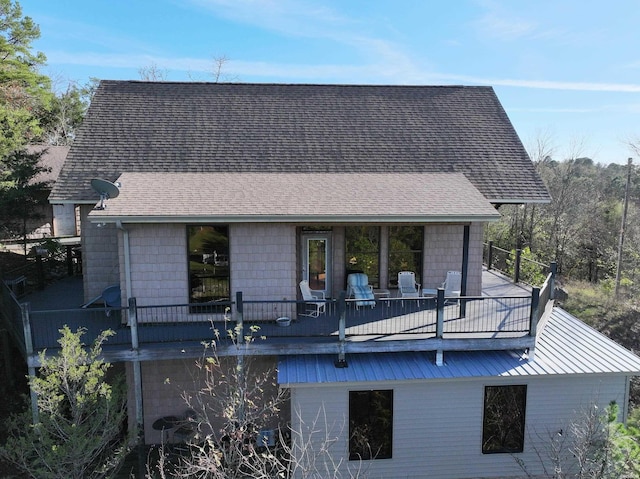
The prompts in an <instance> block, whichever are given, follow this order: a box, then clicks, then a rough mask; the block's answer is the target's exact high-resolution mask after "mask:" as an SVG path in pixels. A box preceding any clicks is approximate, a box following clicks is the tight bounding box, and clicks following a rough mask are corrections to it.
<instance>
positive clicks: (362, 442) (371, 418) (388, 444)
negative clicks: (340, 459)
mask: <svg viewBox="0 0 640 479" xmlns="http://www.w3.org/2000/svg"><path fill="white" fill-rule="evenodd" d="M392 438H393V391H392V390H379V391H349V459H350V460H360V459H389V458H390V457H391V450H392Z"/></svg>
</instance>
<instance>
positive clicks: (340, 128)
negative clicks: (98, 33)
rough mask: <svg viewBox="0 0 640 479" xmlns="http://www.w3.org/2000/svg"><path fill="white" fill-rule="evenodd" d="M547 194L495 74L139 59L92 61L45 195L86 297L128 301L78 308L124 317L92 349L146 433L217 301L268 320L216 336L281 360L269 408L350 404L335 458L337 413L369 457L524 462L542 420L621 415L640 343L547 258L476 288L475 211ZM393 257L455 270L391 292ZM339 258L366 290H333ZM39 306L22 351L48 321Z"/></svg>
mask: <svg viewBox="0 0 640 479" xmlns="http://www.w3.org/2000/svg"><path fill="white" fill-rule="evenodd" d="M95 178H98V179H101V180H103V181H106V182H108V183H111V184H113V185H115V186H114V187H117V191H116V192H115V193H117V194H114V193H113V191H112V194H110V195H107V194H104V196H103V197H102V198H101V197H100V192H99V191H96V189H95V188H94V189H92V187H91V185H92V179H95ZM94 187H95V183H94ZM98 189H99V188H98ZM103 193H105V192H103ZM549 200H550V198H549V195H548V192H547V190H546V189H545V187H544V185H543V183H542V181H541V179H540V178H539V177H538V175H537V174H536V172H535V169H534V168H533V165H532V163H531V161H530V160H529V158H528V156H527V154H526V152H525V150H524V148H523V146H522V144H521V142H520V140H519V138H518V136H517V134H516V132H515V130H514V129H513V127H512V125H511V123H510V121H509V119H508V117H507V116H506V114H505V112H504V110H503V108H502V106H501V105H500V103H499V101H498V99H497V97H496V96H495V94H494V92H493V90H492V89H491V88H489V87H465V86H358V85H353V86H348V85H278V84H206V83H169V82H166V83H165V82H162V83H154V82H133V81H103V82H101V84H100V86H99V88H98V89H97V92H96V94H95V97H94V99H93V101H92V104H91V107H90V108H89V111H88V113H87V117H86V119H85V121H84V124H83V126H82V128H81V130H80V132H79V133H78V136H77V138H76V140H75V142H74V144H73V146H72V148H71V150H70V152H69V154H68V157H67V161H66V163H65V165H64V168H63V170H62V172H61V174H60V176H59V178H58V181H57V182H56V185H55V187H54V189H53V191H52V193H51V196H50V202H51V203H52V204H53V205H54V206H55V205H79V207H80V211H81V214H80V216H81V222H82V228H81V231H82V247H83V255H84V260H83V281H84V294H85V301H88V300H89V299H91V298H94V297H96V296H100V295H102V294H103V291H105V289H107V288H108V287H111V286H113V285H117V286H119V290H120V293H121V294H120V297H121V305H122V309H119V308H115V309H116V310H118V311H119V314H111V315H110V316H108V317H107V318H105V315H104V313H100V312H99V311H98V312H99V313H100V315H96V312H95V311H90V310H84V313H82V314H83V315H82V316H78V317H79V318H81V320H80V321H81V322H82V324H84V325H85V326H86V327H88V329H89V331H90V332H91V331H92V328H93V329H96V328H104V327H108V326H112V327H113V328H114V329H115V330H116V335H115V336H114V337H113V338H111V339H110V343H109V348H108V350H105V355H106V356H107V357H108V359H110V360H111V361H115V362H123V363H125V365H126V370H127V377H128V383H129V386H130V389H129V390H130V400H131V401H130V405H131V407H130V419H131V421H130V423H131V424H134V425H135V424H137V425H138V426H139V427H141V428H142V429H143V431H144V439H145V441H146V442H147V443H153V442H159V441H160V440H161V439H162V434H163V431H161V430H157V429H154V428H153V423H154V422H155V421H156V420H157V419H158V418H162V417H164V416H171V415H177V414H178V413H180V412H181V411H182V410H183V409H184V405H183V403H182V399H181V397H180V386H183V387H185V388H187V387H189V386H188V385H186V383H187V382H188V381H187V379H186V378H188V377H189V370H190V369H191V368H192V366H191V365H192V364H193V359H194V358H197V357H199V356H200V355H201V354H202V346H201V344H200V341H202V340H203V339H207V338H211V336H212V331H211V328H212V326H211V325H212V324H214V325H216V324H218V325H221V329H222V330H225V329H226V328H225V327H224V326H226V324H227V323H226V322H225V321H228V320H229V312H228V310H227V308H230V310H231V313H230V314H231V320H232V321H233V322H234V324H236V325H237V326H238V327H239V328H241V329H242V328H248V327H249V326H250V325H259V326H260V328H261V334H264V335H265V336H266V337H267V340H265V341H262V342H255V343H252V344H249V345H247V346H246V347H245V348H242V349H238V348H234V347H232V346H225V345H224V344H222V345H221V346H220V347H219V349H218V351H219V354H222V355H229V356H234V355H247V356H252V357H254V358H257V360H258V361H259V362H261V363H262V365H263V366H264V367H272V368H274V369H275V368H277V371H278V373H277V381H278V384H279V387H283V388H289V389H290V391H291V400H290V405H289V408H288V409H287V410H286V411H284V412H283V414H284V415H288V417H281V418H275V419H276V420H277V422H278V423H279V424H286V423H289V424H291V426H292V427H300V426H301V425H304V424H309V423H310V422H312V419H313V417H315V416H316V415H317V414H318V411H319V410H323V411H325V412H326V417H327V420H328V421H330V423H331V424H336V423H339V422H341V421H342V423H343V425H344V429H342V430H341V431H340V432H339V433H338V437H337V442H336V443H335V446H334V447H335V450H336V451H337V454H338V455H339V456H340V457H343V458H345V461H344V462H343V467H347V466H348V464H349V461H348V460H347V459H349V458H350V457H351V458H353V457H355V456H358V455H359V453H361V452H362V451H358V450H354V449H355V448H356V446H354V445H353V444H352V443H351V442H350V440H349V437H353V435H354V431H357V428H358V427H359V425H362V426H364V425H365V424H368V423H373V424H375V425H376V430H377V431H378V432H377V433H376V437H375V438H372V437H369V439H371V440H375V441H378V442H379V444H378V445H379V448H378V450H377V454H375V457H373V458H371V460H367V461H366V462H367V470H368V474H369V475H370V477H398V476H406V477H427V476H428V477H432V478H435V477H438V478H449V477H456V478H462V477H507V476H514V477H515V476H518V475H519V474H520V473H521V470H520V469H519V468H518V466H517V464H516V463H515V461H514V460H513V457H512V456H513V455H514V454H515V455H517V456H518V457H519V458H521V459H522V460H524V461H525V462H528V463H532V462H534V461H535V460H536V458H537V454H536V445H538V446H540V443H539V441H540V436H541V435H542V433H544V432H548V431H554V430H560V429H561V428H563V427H567V426H566V424H567V421H568V420H569V419H570V417H571V416H572V415H573V414H574V413H575V412H576V411H577V410H579V409H580V408H581V407H584V406H587V405H588V404H590V402H592V401H595V402H597V403H598V404H599V405H607V404H609V402H611V401H616V402H617V403H618V404H619V405H620V406H621V417H620V418H621V419H624V418H625V415H626V412H627V411H626V407H627V406H626V404H627V402H628V401H627V399H628V397H627V396H628V391H629V378H630V377H631V376H634V375H637V374H640V358H638V357H636V356H634V355H633V354H631V353H630V352H628V351H626V350H624V349H623V348H621V347H620V346H618V345H616V344H615V343H613V342H611V341H609V340H608V339H606V338H604V337H603V336H601V335H599V334H598V333H597V332H595V331H593V330H592V329H590V328H588V327H587V326H585V325H584V324H582V323H581V322H580V321H579V320H577V319H575V318H573V317H571V316H569V315H567V314H566V313H565V312H563V311H562V310H560V309H558V308H553V304H552V297H553V274H551V275H550V276H549V282H547V283H546V284H545V285H544V286H543V287H542V288H534V289H532V290H531V289H527V290H525V289H523V288H521V287H518V286H516V287H510V288H511V289H503V290H501V289H500V287H503V286H500V285H499V283H498V282H496V283H495V284H494V286H495V287H494V288H492V289H488V288H487V286H488V283H487V282H488V281H490V280H491V277H492V276H491V273H490V272H488V271H486V270H483V227H484V225H485V224H486V223H487V222H489V221H495V220H497V219H498V218H499V212H498V207H499V206H500V205H503V204H523V203H547V202H549ZM400 271H412V272H414V273H415V276H416V282H417V283H419V284H420V290H423V289H436V288H439V287H441V286H442V284H441V283H442V281H443V280H444V278H445V277H446V274H447V271H459V272H461V274H462V284H461V291H459V292H458V295H457V296H456V298H455V299H454V301H447V300H448V299H452V298H446V297H445V296H444V290H443V289H440V290H439V291H438V295H437V297H436V298H429V299H427V298H398V297H396V295H397V293H396V289H397V278H398V273H399V272H400ZM352 272H364V273H366V274H367V276H368V279H369V282H370V284H371V286H372V288H373V290H374V292H375V295H376V296H375V297H376V304H375V306H374V307H373V308H369V307H361V308H358V307H357V305H356V304H355V302H350V300H348V299H345V298H344V290H345V288H346V282H347V276H348V274H350V273H352ZM301 281H307V282H308V283H309V285H310V286H311V288H312V289H313V290H316V291H318V292H319V293H318V294H319V296H320V293H321V295H322V296H324V297H325V298H328V299H327V301H326V303H324V305H323V306H324V307H323V308H322V310H315V311H314V310H313V309H311V310H309V307H310V306H311V308H313V306H314V305H313V304H311V305H309V304H308V303H305V302H304V301H302V300H301V296H300V289H299V283H300V282H301ZM513 288H515V289H513ZM278 317H287V318H289V319H291V320H292V323H291V325H290V326H288V327H279V326H278V325H277V324H276V323H275V320H276V318H278ZM30 318H31V319H30V321H31V323H30V324H28V325H27V326H28V328H27V329H29V330H30V331H32V333H33V342H32V344H28V346H27V355H28V356H29V358H30V367H31V368H32V371H35V368H36V367H37V357H36V356H35V351H37V350H39V349H41V348H43V347H45V346H48V347H51V346H52V344H55V342H54V341H52V338H54V333H55V329H54V328H53V326H50V331H45V329H46V327H45V324H53V323H45V322H44V321H38V312H36V311H33V312H31V316H30ZM67 321H69V319H67ZM245 330H246V329H245ZM241 337H242V335H241ZM29 348H31V349H32V350H31V352H29ZM166 378H171V379H172V380H171V382H170V383H167V381H165V379H166ZM496 403H498V405H499V406H501V407H504V408H507V410H508V411H510V412H512V413H513V414H510V415H509V417H511V419H509V420H507V419H506V417H503V418H501V420H502V421H504V423H501V426H502V427H504V428H508V429H509V433H508V434H507V435H506V436H505V437H507V438H508V440H506V439H504V438H503V440H492V439H491V438H490V437H489V436H490V435H491V432H490V428H489V427H488V426H487V425H486V424H483V418H486V417H487V414H488V412H487V410H488V408H489V406H490V405H491V404H494V405H495V404H496ZM503 403H504V404H503ZM380 416H384V418H385V420H384V421H379V418H380ZM514 417H515V419H513V418H514ZM383 423H384V425H382V424H383ZM354 428H355V429H354ZM537 441H538V442H537ZM359 457H361V454H360V456H359ZM533 467H534V468H535V466H533Z"/></svg>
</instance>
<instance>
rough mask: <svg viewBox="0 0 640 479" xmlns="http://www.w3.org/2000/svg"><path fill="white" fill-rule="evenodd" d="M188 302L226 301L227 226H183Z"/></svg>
mask: <svg viewBox="0 0 640 479" xmlns="http://www.w3.org/2000/svg"><path fill="white" fill-rule="evenodd" d="M187 239H188V249H189V251H188V253H189V302H190V303H213V302H217V301H229V299H230V297H229V228H228V227H227V226H218V225H215V226H214V225H198V226H187Z"/></svg>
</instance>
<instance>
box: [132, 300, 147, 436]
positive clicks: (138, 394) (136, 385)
mask: <svg viewBox="0 0 640 479" xmlns="http://www.w3.org/2000/svg"><path fill="white" fill-rule="evenodd" d="M128 301H129V311H128V313H129V314H128V316H129V318H128V323H129V325H130V327H131V349H132V351H133V352H134V353H135V355H136V356H135V359H134V360H133V361H132V366H133V394H134V397H135V403H136V431H135V432H136V435H135V437H136V442H138V443H141V442H144V411H143V409H142V407H143V403H142V365H141V364H140V359H139V358H138V355H137V354H138V350H139V348H140V343H139V339H138V309H137V306H136V298H129V300H128Z"/></svg>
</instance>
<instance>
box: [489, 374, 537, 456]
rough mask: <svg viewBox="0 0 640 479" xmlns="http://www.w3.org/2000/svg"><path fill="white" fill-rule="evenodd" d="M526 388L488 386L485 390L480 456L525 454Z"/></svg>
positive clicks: (511, 385) (523, 385)
mask: <svg viewBox="0 0 640 479" xmlns="http://www.w3.org/2000/svg"><path fill="white" fill-rule="evenodd" d="M526 415H527V385H526V384H509V385H488V386H485V388H484V401H483V415H482V453H483V454H514V453H521V452H523V451H524V437H525V427H526Z"/></svg>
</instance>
